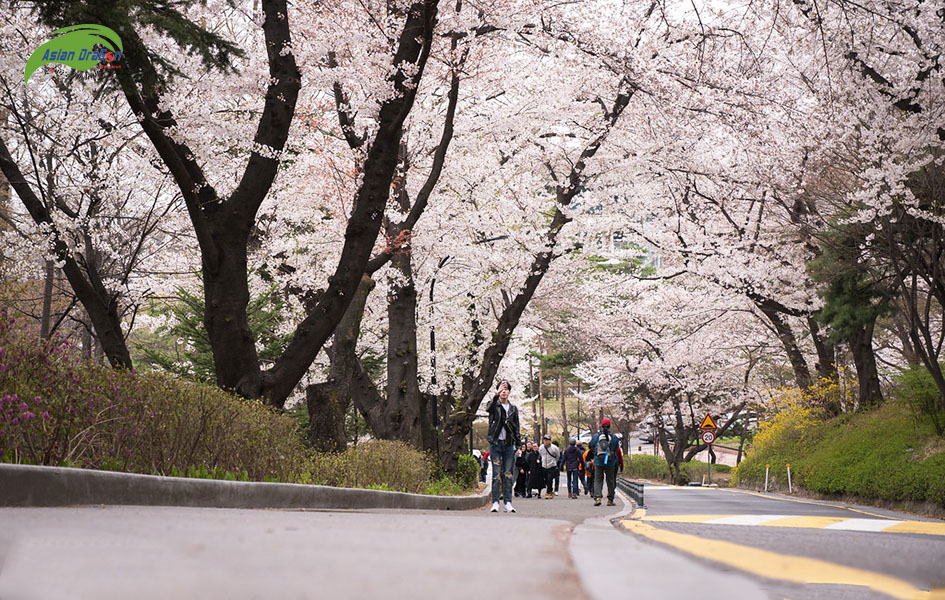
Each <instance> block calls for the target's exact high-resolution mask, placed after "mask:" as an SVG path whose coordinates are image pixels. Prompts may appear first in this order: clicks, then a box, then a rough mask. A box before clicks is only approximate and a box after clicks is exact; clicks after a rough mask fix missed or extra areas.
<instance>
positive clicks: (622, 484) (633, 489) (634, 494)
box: [617, 477, 645, 508]
mask: <svg viewBox="0 0 945 600" xmlns="http://www.w3.org/2000/svg"><path fill="white" fill-rule="evenodd" d="M617 488H618V489H620V490H622V491H623V492H626V494H627V495H628V496H630V498H631V499H633V501H634V502H636V503H637V506H639V507H641V508H642V507H643V506H645V505H644V504H643V484H642V483H640V482H638V481H630V480H629V479H624V478H623V477H618V478H617Z"/></svg>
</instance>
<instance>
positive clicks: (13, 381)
mask: <svg viewBox="0 0 945 600" xmlns="http://www.w3.org/2000/svg"><path fill="white" fill-rule="evenodd" d="M0 399H2V400H0V459H2V460H4V461H8V462H18V463H30V464H39V465H65V466H76V467H88V468H95V469H106V470H115V471H127V472H134V473H150V474H161V475H169V474H171V473H174V472H176V473H188V472H194V473H198V472H199V473H206V474H225V473H238V474H242V473H243V472H244V471H245V472H246V474H247V477H248V478H249V479H252V480H256V481H263V480H266V479H277V480H282V481H295V480H297V479H298V477H299V474H300V473H301V472H302V471H304V470H306V469H307V457H306V451H305V447H304V446H303V444H302V442H301V440H300V438H299V436H298V435H297V433H296V426H295V423H294V422H293V421H292V419H291V418H289V417H286V416H284V415H281V414H278V413H276V412H275V411H274V410H272V409H271V408H269V407H267V406H265V405H264V404H263V403H262V402H260V401H255V400H244V399H241V398H237V397H235V396H232V395H230V394H227V393H226V392H223V391H222V390H220V389H218V388H216V387H213V386H209V385H203V384H195V383H189V382H185V381H180V380H177V379H175V378H173V377H172V376H170V375H166V374H162V373H150V372H149V373H138V372H135V371H116V370H114V369H111V368H109V367H108V366H106V365H102V364H97V363H92V362H89V361H86V360H85V359H83V358H82V356H81V355H80V354H79V353H78V352H77V351H75V350H74V349H73V348H71V347H70V346H69V344H68V342H61V341H50V342H46V343H41V342H40V341H39V340H37V339H36V337H35V336H34V335H31V334H29V333H27V332H26V331H25V330H24V329H22V328H21V327H19V326H18V325H17V324H16V323H15V321H14V320H13V319H10V318H9V317H6V316H5V315H2V314H0ZM211 476H212V475H211Z"/></svg>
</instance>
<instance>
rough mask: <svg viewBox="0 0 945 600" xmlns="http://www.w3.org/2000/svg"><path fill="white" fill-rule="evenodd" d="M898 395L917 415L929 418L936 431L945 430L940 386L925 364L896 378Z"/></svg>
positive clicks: (944, 413)
mask: <svg viewBox="0 0 945 600" xmlns="http://www.w3.org/2000/svg"><path fill="white" fill-rule="evenodd" d="M896 383H897V386H896V395H897V396H898V397H899V398H901V399H902V400H904V401H905V402H907V403H908V404H909V406H911V407H912V410H913V411H914V412H915V413H916V415H918V416H920V417H923V418H927V419H929V421H930V422H931V423H932V426H933V427H934V428H935V431H936V433H938V434H939V435H942V433H943V432H945V411H943V410H942V405H941V404H940V403H939V400H940V397H939V392H938V387H937V386H936V385H935V380H934V379H932V374H931V373H929V370H928V369H926V368H925V367H924V366H917V367H913V368H911V369H907V370H905V371H903V372H902V373H900V374H899V376H898V377H897V378H896Z"/></svg>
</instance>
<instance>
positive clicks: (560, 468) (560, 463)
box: [551, 442, 564, 496]
mask: <svg viewBox="0 0 945 600" xmlns="http://www.w3.org/2000/svg"><path fill="white" fill-rule="evenodd" d="M551 445H552V446H554V447H555V448H557V449H558V468H557V469H556V470H555V477H554V481H555V496H557V495H558V488H559V487H560V486H561V471H563V470H564V459H563V458H562V456H561V455H562V454H564V453H563V452H562V451H561V446H559V445H558V442H551Z"/></svg>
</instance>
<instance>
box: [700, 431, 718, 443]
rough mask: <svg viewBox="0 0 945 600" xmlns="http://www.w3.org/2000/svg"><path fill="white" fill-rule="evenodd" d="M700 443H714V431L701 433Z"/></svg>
mask: <svg viewBox="0 0 945 600" xmlns="http://www.w3.org/2000/svg"><path fill="white" fill-rule="evenodd" d="M702 441H703V442H705V443H706V444H711V443H712V442H714V441H715V432H714V431H703V432H702Z"/></svg>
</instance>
